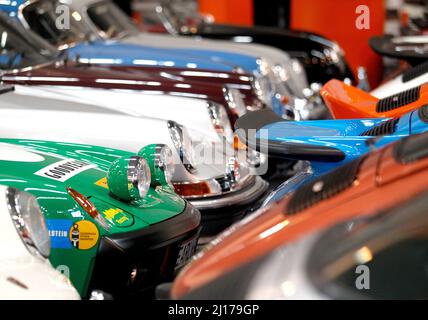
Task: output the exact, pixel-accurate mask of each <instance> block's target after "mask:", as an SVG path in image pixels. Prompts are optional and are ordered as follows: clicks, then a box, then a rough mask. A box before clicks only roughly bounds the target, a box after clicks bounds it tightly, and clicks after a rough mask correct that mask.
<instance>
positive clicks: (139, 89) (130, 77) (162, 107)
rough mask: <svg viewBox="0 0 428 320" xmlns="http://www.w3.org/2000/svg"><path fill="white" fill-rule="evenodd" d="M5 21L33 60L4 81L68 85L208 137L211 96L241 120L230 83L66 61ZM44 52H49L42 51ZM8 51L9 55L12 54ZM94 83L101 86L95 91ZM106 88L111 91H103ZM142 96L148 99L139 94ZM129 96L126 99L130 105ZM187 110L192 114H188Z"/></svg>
mask: <svg viewBox="0 0 428 320" xmlns="http://www.w3.org/2000/svg"><path fill="white" fill-rule="evenodd" d="M0 23H1V27H2V29H3V30H5V32H8V33H9V34H10V35H9V37H8V42H7V46H8V47H11V48H13V47H17V46H18V47H19V45H21V46H24V45H25V46H26V47H25V49H24V48H23V49H22V50H23V51H24V50H25V51H24V52H25V53H26V56H29V57H28V58H27V60H28V61H27V60H24V61H25V63H22V64H21V63H19V61H18V63H17V64H14V63H12V65H11V66H6V65H5V66H2V67H3V68H9V69H10V70H8V71H7V72H6V73H5V74H4V78H3V80H4V81H5V82H6V83H12V84H14V83H18V84H27V85H44V86H55V87H52V88H53V89H57V90H64V91H65V92H64V94H65V95H67V96H69V97H70V96H73V95H74V96H76V97H75V98H76V99H79V98H80V99H82V102H85V96H87V99H88V101H91V100H94V99H96V100H97V102H98V103H99V104H100V105H102V104H104V105H106V106H109V107H112V108H122V107H123V108H125V109H126V108H128V109H127V110H128V112H133V114H134V115H137V116H138V115H147V116H151V117H157V118H161V119H166V120H175V121H179V122H181V123H188V124H190V125H191V126H193V127H194V128H195V127H198V126H199V128H200V130H201V131H205V132H207V135H208V136H213V133H214V135H215V134H216V132H215V128H214V126H213V125H211V126H210V122H212V120H211V117H210V115H209V111H208V103H209V102H208V101H207V100H208V99H209V98H213V99H214V102H217V103H220V104H221V105H222V106H224V107H226V111H227V112H228V115H229V117H230V120H231V121H234V120H235V119H236V116H237V114H236V110H232V108H228V107H229V106H232V104H230V103H229V101H228V100H227V93H226V91H224V90H226V88H223V86H221V85H212V86H207V85H205V84H200V83H193V82H186V81H183V82H184V83H177V81H176V80H171V79H167V78H162V77H160V76H157V77H156V76H152V74H151V73H143V72H141V74H140V73H134V74H128V73H126V72H121V71H111V70H104V69H101V68H97V67H90V66H87V65H84V64H83V65H82V64H77V63H73V62H67V60H66V59H65V60H61V59H60V58H58V57H57V56H58V54H59V53H58V52H57V51H56V50H55V49H54V48H52V47H51V46H49V45H48V44H47V43H46V42H45V41H43V40H41V39H39V38H38V37H37V36H36V35H34V34H30V32H31V31H28V30H25V29H24V28H22V27H21V26H20V25H18V24H17V23H14V22H13V21H11V20H10V19H8V20H5V19H1V20H0ZM33 39H34V43H33V42H32V40H33ZM36 41H37V42H36ZM45 51H47V53H45V54H44V55H42V54H41V53H42V52H45ZM5 56H6V58H9V55H7V54H6V55H5ZM36 57H37V58H36ZM55 61H56V62H55ZM15 68H16V69H15ZM76 88H80V89H81V90H76ZM85 88H86V89H85ZM90 88H98V89H99V90H96V91H91V90H90ZM250 88H251V87H250ZM101 89H110V90H109V91H107V90H105V92H102V90H101ZM239 90H241V89H239ZM243 90H244V89H243ZM250 90H251V89H250ZM137 95H138V96H139V97H140V99H141V98H142V99H143V100H142V101H141V100H140V99H137V98H136V96H137ZM165 98H166V99H165ZM195 99H196V100H195ZM197 100H199V101H197ZM124 101H127V104H126V105H125V104H124V103H123V102H124ZM142 102H143V103H144V104H143V103H142ZM153 106H157V108H153ZM130 107H131V108H130ZM133 108H134V109H135V110H134V111H132V109H133ZM227 109H229V110H227ZM185 114H187V117H184V116H183V115H185ZM190 114H191V115H192V117H193V118H192V119H190V116H189V115H190ZM225 125H226V124H225ZM210 131H211V133H210Z"/></svg>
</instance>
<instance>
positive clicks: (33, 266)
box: [0, 147, 80, 300]
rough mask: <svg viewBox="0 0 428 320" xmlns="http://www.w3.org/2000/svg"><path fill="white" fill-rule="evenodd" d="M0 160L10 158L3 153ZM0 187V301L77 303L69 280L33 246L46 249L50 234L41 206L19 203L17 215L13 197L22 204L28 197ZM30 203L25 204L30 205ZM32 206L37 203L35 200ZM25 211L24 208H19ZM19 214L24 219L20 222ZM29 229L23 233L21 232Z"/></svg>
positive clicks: (0, 149) (0, 151)
mask: <svg viewBox="0 0 428 320" xmlns="http://www.w3.org/2000/svg"><path fill="white" fill-rule="evenodd" d="M2 151H3V150H2V148H1V147H0V158H2V157H5V156H6V157H8V158H11V157H13V155H12V154H10V153H9V152H7V154H4V153H2ZM8 151H10V150H8ZM11 191H12V188H9V187H6V186H0V226H1V227H0V228H1V231H0V300H45V299H46V300H79V299H80V297H79V294H78V293H77V291H76V290H75V289H74V287H73V286H72V285H71V283H70V281H69V280H68V278H67V277H66V276H65V275H63V274H61V273H60V272H59V271H57V270H55V269H54V268H53V267H52V265H51V264H50V262H49V260H47V259H46V258H43V257H42V256H41V255H40V254H38V253H37V250H35V248H34V247H33V246H32V243H34V241H40V242H45V243H44V245H45V246H47V248H48V250H49V248H50V247H49V246H50V242H49V234H48V231H47V228H46V224H45V220H44V216H43V214H42V212H41V210H40V207H38V205H37V206H35V205H27V203H21V209H20V210H27V212H25V214H24V213H22V212H20V213H17V211H16V203H15V202H14V200H13V199H12V198H11V197H13V194H14V195H15V197H16V195H17V194H18V195H20V196H21V201H25V199H27V200H28V199H31V197H32V196H31V195H29V194H27V193H25V192H22V191H17V190H16V189H13V191H14V192H11ZM29 202H30V201H28V203H29ZM32 203H33V204H34V203H37V200H35V201H34V202H32ZM22 208H24V209H22ZM21 214H22V215H25V218H23V219H20V217H21ZM24 226H25V227H26V229H25V230H27V231H28V230H29V231H30V232H29V233H25V232H24V230H23V229H21V228H24Z"/></svg>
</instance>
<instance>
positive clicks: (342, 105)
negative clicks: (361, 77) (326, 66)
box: [320, 80, 428, 119]
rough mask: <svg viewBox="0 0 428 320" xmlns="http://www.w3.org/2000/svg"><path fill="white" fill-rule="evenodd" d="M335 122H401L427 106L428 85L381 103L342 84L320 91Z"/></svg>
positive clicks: (382, 100) (380, 100)
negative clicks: (357, 120) (380, 119)
mask: <svg viewBox="0 0 428 320" xmlns="http://www.w3.org/2000/svg"><path fill="white" fill-rule="evenodd" d="M320 93H321V96H322V97H323V99H324V102H325V104H326V105H327V107H328V109H329V110H330V112H331V114H332V115H333V117H334V118H335V119H364V118H398V117H400V116H402V115H403V114H405V113H408V112H409V111H412V110H415V109H417V108H419V107H422V106H424V105H426V104H428V83H426V84H423V85H421V86H417V87H414V88H411V89H409V90H406V91H403V92H399V93H396V94H394V95H392V96H389V97H386V98H383V99H378V98H376V97H374V96H372V95H370V94H369V93H367V92H364V91H362V90H360V89H358V88H356V87H353V86H349V85H347V84H346V83H344V82H342V81H339V80H330V81H329V82H328V83H326V84H325V85H324V87H323V88H322V89H321V91H320Z"/></svg>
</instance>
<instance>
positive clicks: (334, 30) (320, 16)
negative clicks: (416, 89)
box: [291, 0, 385, 87]
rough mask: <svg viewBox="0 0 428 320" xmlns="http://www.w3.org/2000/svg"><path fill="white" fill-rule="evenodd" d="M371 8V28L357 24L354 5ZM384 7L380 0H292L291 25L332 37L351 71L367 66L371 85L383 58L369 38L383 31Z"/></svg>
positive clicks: (379, 76) (378, 77)
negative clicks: (374, 49)
mask: <svg viewBox="0 0 428 320" xmlns="http://www.w3.org/2000/svg"><path fill="white" fill-rule="evenodd" d="M360 5H365V6H367V7H368V8H369V10H370V29H368V30H365V29H363V30H360V29H358V28H357V27H356V19H357V18H358V16H359V14H357V13H356V9H357V7H358V6H360ZM384 19H385V8H384V1H383V0H322V1H320V0H292V1H291V28H292V29H296V30H305V31H311V32H315V33H318V34H321V35H323V36H325V37H327V38H329V39H332V40H335V41H337V42H338V43H339V45H340V46H341V47H342V48H343V49H344V50H345V52H346V56H347V59H348V61H349V63H350V64H351V67H352V69H353V70H354V73H355V71H356V69H357V67H358V66H364V67H366V69H367V73H368V76H369V80H370V84H371V85H372V87H374V86H376V85H377V84H379V82H380V81H381V79H382V60H381V58H380V57H379V56H378V55H376V54H375V53H374V52H373V51H372V50H371V49H370V47H369V45H368V40H369V39H370V38H371V37H372V36H375V35H382V34H383V30H384Z"/></svg>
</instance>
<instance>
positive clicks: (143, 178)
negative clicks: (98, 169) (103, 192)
mask: <svg viewBox="0 0 428 320" xmlns="http://www.w3.org/2000/svg"><path fill="white" fill-rule="evenodd" d="M150 182H151V174H150V168H149V165H148V163H147V161H146V159H144V158H142V157H139V156H133V157H123V158H120V159H117V160H116V161H114V162H113V163H112V165H111V166H110V169H109V171H108V173H107V184H108V187H109V190H110V192H111V193H112V194H113V195H115V196H116V197H118V198H119V199H121V200H124V201H133V200H138V199H142V198H144V197H145V196H146V194H147V192H148V191H149V188H150Z"/></svg>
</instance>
